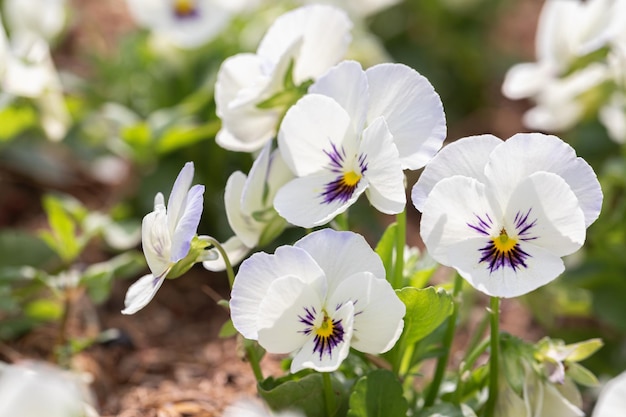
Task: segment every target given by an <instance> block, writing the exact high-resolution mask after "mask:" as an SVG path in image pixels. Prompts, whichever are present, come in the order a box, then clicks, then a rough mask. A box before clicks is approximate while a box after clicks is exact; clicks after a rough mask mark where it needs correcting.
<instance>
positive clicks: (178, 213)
mask: <svg viewBox="0 0 626 417" xmlns="http://www.w3.org/2000/svg"><path fill="white" fill-rule="evenodd" d="M193 173H194V166H193V162H187V163H186V164H185V166H184V167H183V169H181V170H180V173H179V174H178V177H176V181H174V185H173V186H172V192H171V193H170V198H169V199H168V200H167V225H168V228H169V230H170V233H171V234H172V235H173V234H174V230H176V225H177V224H178V222H179V221H180V218H181V217H182V216H183V214H184V211H185V205H186V204H187V193H188V192H189V188H190V187H191V182H192V181H193Z"/></svg>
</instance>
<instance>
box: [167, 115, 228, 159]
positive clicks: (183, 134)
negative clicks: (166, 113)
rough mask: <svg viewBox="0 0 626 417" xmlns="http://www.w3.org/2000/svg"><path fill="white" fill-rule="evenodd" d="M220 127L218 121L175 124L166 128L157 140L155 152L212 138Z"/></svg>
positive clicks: (179, 147) (172, 149)
mask: <svg viewBox="0 0 626 417" xmlns="http://www.w3.org/2000/svg"><path fill="white" fill-rule="evenodd" d="M219 128H220V123H219V122H218V121H213V122H210V123H206V124H204V125H201V126H183V125H177V126H172V127H171V128H169V129H167V131H166V132H165V133H164V134H163V136H161V138H160V139H159V141H158V142H157V145H156V146H157V152H158V153H160V154H166V153H169V152H173V151H175V150H176V149H181V148H185V147H188V146H191V145H193V144H195V143H197V142H200V141H203V140H207V139H211V138H214V137H215V135H216V134H217V131H218V130H219Z"/></svg>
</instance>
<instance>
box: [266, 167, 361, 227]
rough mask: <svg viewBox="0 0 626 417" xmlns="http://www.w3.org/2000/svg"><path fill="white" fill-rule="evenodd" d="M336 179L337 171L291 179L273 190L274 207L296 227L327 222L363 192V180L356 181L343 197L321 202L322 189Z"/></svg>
mask: <svg viewBox="0 0 626 417" xmlns="http://www.w3.org/2000/svg"><path fill="white" fill-rule="evenodd" d="M336 180H337V174H334V173H321V174H317V175H309V176H307V177H301V178H295V179H293V180H291V181H290V182H288V183H287V184H285V185H284V186H283V187H282V188H281V189H280V190H278V192H277V193H276V198H275V199H274V207H275V208H276V211H277V212H278V214H280V215H281V216H282V217H283V218H284V219H285V220H287V221H288V222H289V223H291V224H294V225H296V226H300V227H315V226H320V225H323V224H326V223H328V222H329V221H331V220H332V219H334V218H335V217H336V216H337V215H338V214H340V213H343V212H344V211H346V210H347V209H348V207H350V206H351V205H352V204H353V203H354V202H355V201H356V200H357V199H358V198H359V196H360V195H361V194H362V193H363V191H365V189H366V187H367V182H366V181H364V180H363V179H362V180H361V181H359V183H358V184H357V186H356V188H355V189H354V190H352V192H351V195H350V196H347V198H346V199H345V200H344V199H341V198H336V199H334V200H332V201H325V197H324V192H325V191H326V190H327V188H328V186H329V184H331V183H333V182H334V181H336Z"/></svg>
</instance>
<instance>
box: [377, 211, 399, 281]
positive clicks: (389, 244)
mask: <svg viewBox="0 0 626 417" xmlns="http://www.w3.org/2000/svg"><path fill="white" fill-rule="evenodd" d="M396 229H397V224H396V223H391V224H390V225H389V226H387V229H386V230H385V233H383V235H382V236H381V238H380V240H379V241H378V244H377V245H376V253H377V254H378V256H380V259H382V261H383V265H384V266H385V271H387V281H390V280H391V276H392V274H393V252H394V248H395V244H396Z"/></svg>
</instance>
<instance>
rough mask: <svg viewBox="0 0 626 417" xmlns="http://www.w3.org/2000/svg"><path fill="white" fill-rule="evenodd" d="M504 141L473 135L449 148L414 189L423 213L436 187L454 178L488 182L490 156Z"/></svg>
mask: <svg viewBox="0 0 626 417" xmlns="http://www.w3.org/2000/svg"><path fill="white" fill-rule="evenodd" d="M501 143H502V140H501V139H499V138H497V137H495V136H493V135H478V136H469V137H466V138H462V139H459V140H456V141H454V142H452V143H450V144H449V145H446V146H445V147H444V148H443V149H442V150H441V151H439V153H437V155H435V157H434V158H433V159H432V161H430V162H429V163H428V165H426V167H425V168H424V171H423V172H422V174H421V175H420V177H419V179H418V180H417V183H415V186H413V190H412V192H411V199H412V201H413V205H415V208H417V209H418V210H419V211H422V210H423V208H424V202H425V201H426V198H427V197H428V194H429V193H430V191H431V190H432V189H433V187H434V186H435V184H437V183H438V182H439V181H440V180H442V179H444V178H447V177H451V176H453V175H464V176H466V177H472V178H476V179H477V180H479V181H481V182H484V181H485V175H484V169H485V164H486V163H487V161H488V159H489V154H490V153H491V151H492V150H493V149H495V147H496V146H498V145H500V144H501Z"/></svg>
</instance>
